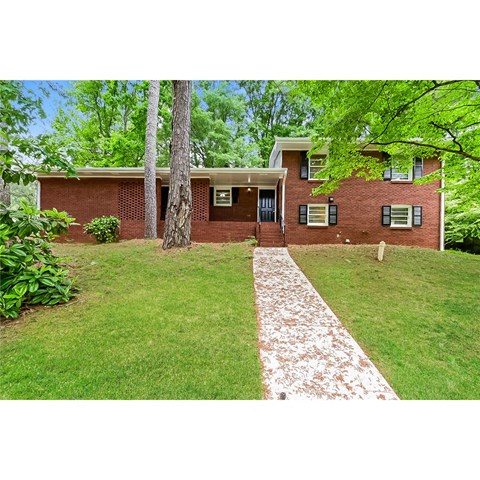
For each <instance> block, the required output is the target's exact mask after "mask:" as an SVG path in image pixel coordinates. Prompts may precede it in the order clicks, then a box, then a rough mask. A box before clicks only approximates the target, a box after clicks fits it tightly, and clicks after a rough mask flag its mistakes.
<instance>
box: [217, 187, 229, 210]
mask: <svg viewBox="0 0 480 480" xmlns="http://www.w3.org/2000/svg"><path fill="white" fill-rule="evenodd" d="M217 190H229V191H230V203H229V204H228V205H227V204H223V203H222V204H217ZM232 200H233V199H232V187H213V206H214V207H231V206H232Z"/></svg>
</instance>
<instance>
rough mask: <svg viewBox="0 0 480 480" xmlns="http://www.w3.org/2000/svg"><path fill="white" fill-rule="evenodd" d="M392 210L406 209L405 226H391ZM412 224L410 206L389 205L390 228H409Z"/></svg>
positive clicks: (411, 209) (411, 208)
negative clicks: (406, 222)
mask: <svg viewBox="0 0 480 480" xmlns="http://www.w3.org/2000/svg"><path fill="white" fill-rule="evenodd" d="M394 208H408V224H407V225H393V223H392V222H393V215H392V213H393V209H394ZM412 222H413V207H412V205H390V228H410V227H411V226H412Z"/></svg>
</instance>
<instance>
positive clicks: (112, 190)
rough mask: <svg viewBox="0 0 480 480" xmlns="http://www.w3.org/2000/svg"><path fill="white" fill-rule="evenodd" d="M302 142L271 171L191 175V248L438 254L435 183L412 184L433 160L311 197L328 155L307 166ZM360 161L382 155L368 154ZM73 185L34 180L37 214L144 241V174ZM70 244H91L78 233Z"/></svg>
mask: <svg viewBox="0 0 480 480" xmlns="http://www.w3.org/2000/svg"><path fill="white" fill-rule="evenodd" d="M310 148H311V142H310V141H309V139H308V138H277V139H276V142H275V145H274V148H273V150H272V153H271V156H270V161H269V168H192V170H191V183H192V203H193V214H192V240H193V241H195V242H229V241H242V240H245V239H246V238H248V237H256V238H257V240H259V242H260V245H262V246H281V245H288V244H319V243H320V244H322V243H323V244H338V243H352V244H359V243H370V244H375V243H378V242H380V241H381V240H384V241H385V242H387V243H389V244H396V245H413V246H419V247H427V248H434V249H443V196H442V194H439V193H438V192H437V189H438V188H440V182H434V183H431V184H428V185H421V186H420V185H414V184H413V180H414V179H415V178H418V177H420V176H423V175H425V174H428V173H430V172H432V171H434V170H436V169H437V168H438V167H439V162H438V160H437V159H415V161H414V162H413V166H412V169H411V171H410V172H399V171H396V170H395V169H389V170H386V172H385V177H384V180H383V181H382V180H379V181H369V182H366V181H365V180H364V179H362V178H350V179H347V180H345V181H344V182H343V184H342V186H341V187H340V188H339V189H338V190H336V191H335V192H334V193H333V194H331V195H328V196H325V195H319V196H316V197H313V196H311V195H310V194H311V191H312V188H313V187H315V186H317V185H319V184H320V182H321V181H322V180H319V179H316V178H314V175H315V174H318V176H320V177H321V170H322V160H323V158H324V157H325V155H326V152H319V154H318V155H314V156H313V157H311V158H308V157H307V155H306V154H307V151H308V150H309V149H310ZM364 154H366V155H371V156H374V157H377V158H378V159H379V161H381V159H382V154H381V153H380V152H378V151H377V150H375V149H373V148H372V149H370V150H368V151H366V152H365V153H364ZM78 176H79V180H78V179H65V178H64V177H63V175H62V174H61V173H60V172H58V173H50V174H40V175H38V181H39V189H38V197H39V204H40V208H42V209H49V208H53V207H55V208H57V209H59V210H66V211H67V212H69V213H70V214H71V215H72V216H73V217H75V218H76V221H77V222H78V223H80V224H82V225H83V224H84V223H87V222H89V221H90V220H91V219H92V218H94V217H98V216H102V215H115V216H117V217H119V218H120V220H121V229H120V238H121V239H132V238H143V235H144V193H143V168H80V169H78ZM169 180H170V171H169V169H168V168H158V169H157V205H158V232H159V236H160V235H163V223H164V219H165V210H166V205H167V200H168V185H169ZM69 237H70V238H71V239H73V240H79V241H88V240H91V239H90V237H89V236H87V235H85V234H84V233H83V228H82V226H73V227H71V231H70V234H69Z"/></svg>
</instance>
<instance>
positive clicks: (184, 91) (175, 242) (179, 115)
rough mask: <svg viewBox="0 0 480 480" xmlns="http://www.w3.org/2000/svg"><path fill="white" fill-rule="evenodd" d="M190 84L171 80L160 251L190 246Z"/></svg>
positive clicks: (189, 82)
mask: <svg viewBox="0 0 480 480" xmlns="http://www.w3.org/2000/svg"><path fill="white" fill-rule="evenodd" d="M191 99H192V82H191V81H183V80H174V81H173V112H172V143H171V151H170V191H169V194H168V206H167V212H166V217H165V230H164V235H163V248H164V249H167V248H172V247H186V246H188V245H190V243H191V240H190V236H191V230H192V189H191V185H190V111H191Z"/></svg>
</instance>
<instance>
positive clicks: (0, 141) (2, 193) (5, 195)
mask: <svg viewBox="0 0 480 480" xmlns="http://www.w3.org/2000/svg"><path fill="white" fill-rule="evenodd" d="M3 130H6V125H5V124H4V123H3V122H1V123H0V150H8V148H7V146H6V145H5V142H6V137H4V136H3V135H2V134H1V132H2V131H3ZM2 161H3V160H2ZM10 202H11V197H10V185H9V184H8V183H5V182H4V181H3V179H2V177H1V176H0V203H4V204H5V205H8V206H10Z"/></svg>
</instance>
